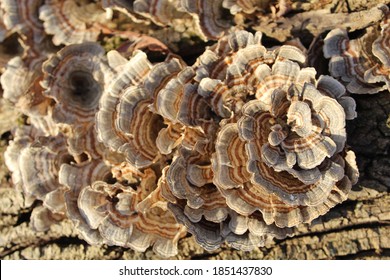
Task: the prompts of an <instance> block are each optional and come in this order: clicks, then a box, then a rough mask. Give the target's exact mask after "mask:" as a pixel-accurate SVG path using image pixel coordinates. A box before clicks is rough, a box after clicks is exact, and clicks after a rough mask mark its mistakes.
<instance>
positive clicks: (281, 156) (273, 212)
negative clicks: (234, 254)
mask: <svg viewBox="0 0 390 280" xmlns="http://www.w3.org/2000/svg"><path fill="white" fill-rule="evenodd" d="M260 41H261V34H260V33H257V34H256V35H254V36H253V35H252V34H250V33H248V32H245V31H239V32H235V33H233V34H231V35H229V36H226V37H223V38H221V40H220V41H219V42H218V44H217V45H216V46H214V47H211V48H209V49H208V50H206V52H205V53H204V54H203V55H202V56H201V57H200V58H199V60H198V62H197V63H196V64H195V65H194V66H193V67H192V69H193V71H194V72H195V74H194V75H193V76H190V78H189V79H187V80H186V81H187V82H184V86H182V88H185V89H188V88H190V87H195V89H196V90H195V95H198V99H199V100H202V102H203V104H205V105H204V106H203V108H208V111H207V110H206V111H207V114H206V115H204V117H205V118H204V119H203V120H204V121H205V120H208V121H209V122H214V123H215V124H219V127H220V128H219V129H215V130H210V131H208V132H207V133H206V134H202V133H201V134H198V137H194V138H193V139H197V140H195V143H201V139H202V137H199V136H202V135H206V137H207V139H209V140H210V141H211V142H212V143H211V145H208V146H207V149H205V150H196V149H195V148H194V147H195V146H188V145H184V143H186V141H187V140H186V135H184V136H183V140H182V145H181V146H180V149H178V151H177V152H176V156H175V157H174V159H173V161H172V163H171V165H170V166H169V167H168V168H167V169H168V170H167V171H166V175H165V176H166V178H165V179H163V182H165V186H166V188H167V189H169V192H165V194H166V198H167V199H168V200H169V201H170V209H171V210H172V212H173V213H174V214H175V216H176V218H177V219H178V220H179V221H180V222H182V223H184V224H185V225H186V226H187V227H188V229H189V231H190V232H191V233H193V234H194V235H195V236H196V239H197V241H198V242H199V243H200V244H201V245H202V246H204V247H205V248H206V249H215V248H217V247H218V246H219V245H220V244H221V243H223V242H225V241H226V242H227V243H228V244H230V245H231V246H233V247H235V248H239V249H243V250H250V249H253V248H255V247H256V246H262V245H264V242H265V241H266V240H267V239H269V238H272V237H276V238H283V237H285V236H287V235H289V234H291V233H292V231H291V229H290V228H291V227H294V226H297V225H299V224H301V223H308V222H311V221H312V220H313V219H315V218H317V217H318V216H320V215H323V214H325V213H326V212H328V211H329V209H330V208H332V207H334V206H335V205H336V204H338V203H341V202H342V201H344V200H345V199H346V198H347V196H348V193H349V191H350V189H351V186H352V184H354V183H355V182H356V180H357V176H358V174H357V172H358V171H357V167H356V163H355V156H354V153H353V152H352V151H348V150H347V149H346V147H345V143H346V130H345V124H346V119H353V118H354V117H355V114H356V113H355V103H354V101H353V99H351V98H350V97H349V96H347V95H346V91H345V88H344V86H343V85H342V84H341V83H339V82H338V81H337V80H335V79H333V78H332V77H329V76H321V77H319V78H318V79H316V71H315V70H314V68H310V67H305V60H306V57H305V55H304V53H303V52H302V51H301V50H300V49H298V48H297V47H294V46H289V45H286V46H281V47H277V48H273V49H267V48H265V47H264V46H262V45H261V43H260ZM179 76H180V74H179ZM168 84H169V83H168ZM161 92H162V93H163V92H164V91H163V90H162V91H161ZM162 96H163V95H161V97H162ZM339 101H340V102H339ZM175 104H178V103H175ZM179 104H183V103H179ZM165 108H166V107H165ZM206 111H205V112H206ZM170 112H171V111H170ZM179 115H180V114H179ZM206 123H207V122H206ZM183 124H184V125H185V127H186V128H187V127H191V126H189V125H188V124H186V123H183ZM204 124H205V123H203V124H202V123H200V125H199V127H201V128H203V127H206V126H205V125H204ZM210 159H211V161H210ZM208 197H213V202H211V201H209V200H208Z"/></svg>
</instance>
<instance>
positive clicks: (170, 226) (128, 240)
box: [78, 169, 186, 257]
mask: <svg viewBox="0 0 390 280" xmlns="http://www.w3.org/2000/svg"><path fill="white" fill-rule="evenodd" d="M133 179H134V182H132V184H131V185H130V186H125V185H122V184H120V183H115V184H108V183H106V182H102V181H96V182H94V183H93V184H92V185H91V186H87V187H85V188H83V189H82V191H81V192H80V194H79V198H78V208H79V209H80V213H81V215H82V216H83V217H84V219H85V220H86V222H87V224H88V225H89V227H90V228H91V229H92V230H97V231H98V232H99V234H100V236H101V237H102V239H103V241H104V243H106V244H108V245H117V246H122V247H130V248H133V249H134V250H136V251H141V252H143V251H145V250H146V249H147V248H148V247H150V246H151V245H152V246H153V249H154V251H155V252H156V253H158V254H160V255H162V256H165V257H169V256H174V255H176V254H177V242H178V240H179V239H180V238H181V237H183V236H184V235H185V233H186V230H185V227H184V226H182V225H179V224H177V223H176V220H175V219H174V217H173V215H172V213H171V212H170V211H168V210H167V205H166V204H167V202H166V201H164V200H163V199H162V198H161V195H160V190H159V188H157V185H156V176H155V174H154V172H153V171H152V170H151V169H146V170H145V172H144V173H143V174H141V177H137V176H133Z"/></svg>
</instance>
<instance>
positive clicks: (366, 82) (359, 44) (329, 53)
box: [324, 6, 390, 94]
mask: <svg viewBox="0 0 390 280" xmlns="http://www.w3.org/2000/svg"><path fill="white" fill-rule="evenodd" d="M381 9H382V11H383V14H384V18H383V20H382V22H381V23H380V28H376V27H375V26H371V27H368V28H367V29H366V30H365V32H364V34H363V35H361V36H359V37H357V38H356V39H350V38H349V36H348V33H347V31H346V30H343V29H334V30H332V31H330V32H329V33H328V35H327V36H326V38H325V40H324V56H325V57H326V58H330V61H329V71H330V73H331V74H332V76H334V77H336V78H340V79H341V80H342V81H343V82H345V84H346V85H347V90H348V91H349V92H351V93H356V94H373V93H377V92H380V91H383V90H389V89H390V59H389V57H390V48H389V43H388V42H389V37H390V24H389V21H390V12H389V9H388V7H387V6H381Z"/></svg>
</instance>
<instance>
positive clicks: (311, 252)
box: [0, 92, 390, 259]
mask: <svg viewBox="0 0 390 280" xmlns="http://www.w3.org/2000/svg"><path fill="white" fill-rule="evenodd" d="M355 99H356V102H357V112H358V117H357V118H356V119H355V120H353V121H350V122H349V123H348V124H347V126H348V127H347V128H348V132H349V138H348V139H349V141H348V144H349V145H350V146H351V147H352V149H353V150H354V151H355V152H356V155H357V160H358V165H359V169H360V172H361V177H360V180H359V182H358V183H357V184H356V185H355V186H354V187H353V190H352V192H351V194H350V196H349V199H348V200H347V201H346V202H345V203H343V204H341V205H338V206H336V207H335V208H333V209H332V210H331V211H330V212H329V213H327V214H326V215H325V216H323V217H320V218H319V219H316V220H315V221H313V222H312V223H311V224H309V225H302V226H300V227H298V228H297V230H296V234H295V236H294V237H291V238H288V239H285V240H275V241H274V242H273V243H271V244H269V245H268V246H266V247H263V248H258V249H257V250H254V251H252V252H241V251H236V250H232V249H229V248H227V247H223V248H221V249H219V250H217V251H213V252H207V251H205V250H203V249H202V248H201V247H199V246H198V245H196V243H195V241H194V240H193V238H192V237H187V238H185V239H183V240H181V241H180V243H179V255H178V256H176V257H175V258H177V259H390V195H389V188H390V158H389V152H390V128H389V127H388V126H387V125H386V121H387V117H388V115H389V113H390V98H389V93H388V92H385V93H381V94H377V95H372V96H355ZM5 136H6V134H4V135H3V138H4V137H5ZM6 144H7V140H6V139H3V140H2V142H1V149H2V150H4V149H5V146H6ZM1 184H2V185H1V188H0V213H1V214H0V258H1V259H158V258H159V257H158V256H157V255H155V254H154V253H153V251H151V250H148V251H146V252H145V253H135V252H134V251H132V250H130V249H124V248H120V247H112V246H111V247H110V246H100V247H97V246H90V245H88V244H87V243H86V242H85V241H83V240H82V239H80V238H78V236H77V233H76V232H75V231H74V230H73V227H72V224H71V222H70V221H69V220H66V221H62V222H61V223H59V224H57V225H53V226H52V227H51V228H50V230H49V231H47V232H39V233H37V232H34V231H33V230H32V229H31V228H30V226H29V218H30V214H31V211H32V208H22V207H21V206H20V205H18V202H17V201H18V199H17V198H18V195H20V194H19V193H17V192H16V191H15V190H14V189H13V187H12V186H11V183H10V177H9V174H8V172H7V171H6V170H4V168H2V171H1Z"/></svg>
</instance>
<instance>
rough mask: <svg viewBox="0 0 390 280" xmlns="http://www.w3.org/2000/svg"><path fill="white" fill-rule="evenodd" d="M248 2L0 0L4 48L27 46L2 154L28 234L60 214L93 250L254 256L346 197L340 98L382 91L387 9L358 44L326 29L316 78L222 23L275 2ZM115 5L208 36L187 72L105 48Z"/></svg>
mask: <svg viewBox="0 0 390 280" xmlns="http://www.w3.org/2000/svg"><path fill="white" fill-rule="evenodd" d="M27 2H28V3H27ZM259 2H261V1H232V0H229V1H227V0H223V1H222V0H220V1H207V0H196V1H186V0H182V1H179V0H155V1H146V0H136V1H119V0H111V1H83V0H65V1H54V0H53V1H49V0H45V1H43V0H41V1H39V0H35V1H34V0H31V1H5V0H2V1H0V15H2V18H3V20H1V21H0V41H1V40H3V39H4V38H5V37H7V36H9V34H11V33H15V32H16V33H17V34H18V36H20V42H21V45H22V48H23V54H22V55H20V56H15V57H14V58H12V59H10V60H8V62H7V64H6V66H5V67H4V69H3V70H2V71H1V72H0V73H1V87H2V89H3V93H2V96H3V98H4V99H6V100H8V101H9V102H10V103H11V104H12V105H13V106H14V107H15V108H16V109H17V110H18V111H20V112H21V113H22V114H24V115H25V116H26V117H27V121H26V122H25V123H24V124H23V125H20V126H19V127H17V128H15V130H14V131H13V140H12V141H11V142H10V144H9V146H8V148H7V151H6V152H5V161H6V164H7V166H8V168H9V169H10V171H11V172H12V181H13V183H14V185H15V186H16V187H17V188H18V189H19V190H20V191H21V192H23V193H24V197H25V201H24V203H25V205H26V206H31V205H34V206H35V205H39V206H36V207H35V208H34V210H33V214H32V216H31V224H32V225H33V227H34V228H35V229H36V230H47V229H49V228H50V225H51V224H53V223H56V222H58V221H60V220H63V219H70V220H71V221H72V222H73V225H74V228H75V229H76V231H77V232H78V233H79V234H80V236H81V237H82V238H83V239H85V240H86V241H87V242H88V243H90V244H93V245H99V244H107V245H116V246H122V247H126V248H132V249H134V250H136V251H145V250H146V249H147V248H149V247H153V250H154V251H155V252H156V253H158V254H159V255H161V256H164V257H170V256H174V255H176V254H177V252H178V241H179V240H180V239H181V238H183V237H184V236H186V235H187V234H188V233H190V234H192V235H193V236H194V237H195V239H196V241H197V242H198V243H199V245H201V246H202V247H203V248H205V249H207V250H214V249H217V248H219V247H220V246H221V245H223V244H227V245H229V246H231V247H233V248H236V249H239V250H252V249H254V248H256V247H259V246H264V245H265V244H266V243H267V242H268V241H270V240H272V239H273V238H277V239H282V238H285V237H287V236H291V235H293V234H294V227H296V226H298V225H300V224H302V223H310V222H311V221H313V220H314V219H316V218H317V217H319V216H321V215H324V214H325V213H327V212H328V211H329V210H330V209H331V208H332V207H334V206H335V205H337V204H339V203H342V202H343V201H344V200H346V199H347V197H348V194H349V192H350V190H351V187H352V185H353V184H355V183H356V182H357V179H358V170H357V166H356V160H355V155H354V152H353V151H352V150H350V149H349V148H348V145H347V133H346V122H347V120H352V119H354V118H355V117H356V111H355V109H356V108H355V107H356V105H355V101H354V99H353V98H352V97H351V96H350V95H349V94H350V93H374V92H378V91H381V90H385V89H387V90H388V89H389V77H390V76H389V59H388V58H389V44H388V39H389V31H390V28H389V24H388V20H389V14H388V10H386V11H385V13H386V16H385V18H384V19H383V21H382V23H380V29H378V28H377V29H375V27H369V28H367V30H366V33H364V34H363V35H362V36H361V37H358V38H356V39H349V38H348V34H347V32H346V31H343V30H340V29H336V30H332V31H330V32H329V34H328V36H327V37H326V38H325V45H324V55H325V57H327V58H330V70H329V72H330V75H326V74H324V75H323V74H322V73H317V71H316V69H315V68H313V67H311V66H310V65H308V59H307V55H306V53H307V52H306V50H305V49H304V47H303V46H302V45H301V44H297V43H296V42H286V43H285V44H278V45H273V46H272V47H266V46H264V45H263V43H262V33H261V32H257V33H255V34H252V33H250V32H248V31H245V30H233V29H232V25H231V23H230V22H229V17H230V16H233V15H236V14H237V13H244V14H246V15H247V16H248V17H249V15H250V14H252V13H255V12H256V11H259V10H264V9H265V7H264V5H265V4H264V3H265V2H267V5H268V4H269V3H268V2H270V1H265V2H264V3H259ZM29 3H31V5H30V4H29ZM279 4H280V5H282V4H283V1H280V3H279ZM13 5H14V6H13ZM386 8H387V7H386ZM26 9H27V10H26ZM384 9H385V8H384ZM118 12H119V13H120V14H122V15H126V16H127V17H129V18H130V19H131V21H136V22H148V23H147V24H151V23H153V24H155V25H157V26H169V25H172V24H174V22H175V20H176V19H178V18H180V17H183V18H184V20H188V21H195V22H196V24H195V25H197V26H198V27H199V30H201V33H198V36H199V37H200V38H202V39H204V40H210V39H213V40H215V43H214V44H210V46H208V47H207V48H206V50H205V51H204V52H203V53H202V54H201V55H200V56H198V57H197V59H196V61H195V63H193V64H192V65H187V63H186V61H185V60H184V59H183V58H181V57H179V56H178V55H176V54H173V53H170V54H168V55H167V56H166V57H165V60H164V61H160V62H153V60H151V59H150V58H149V57H148V55H147V53H145V52H143V51H142V50H134V51H133V52H132V53H130V54H129V53H128V52H126V53H121V52H120V49H118V50H115V49H114V50H109V51H106V50H105V49H104V48H103V47H102V46H101V44H99V42H101V38H99V37H101V36H103V37H104V36H105V35H107V34H120V32H122V31H118V30H115V26H113V25H112V24H111V23H112V21H113V19H114V18H115V17H118V15H117V14H116V13H118ZM226 12H228V13H227V14H228V16H226ZM34 201H38V203H35V204H33V202H34Z"/></svg>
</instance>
